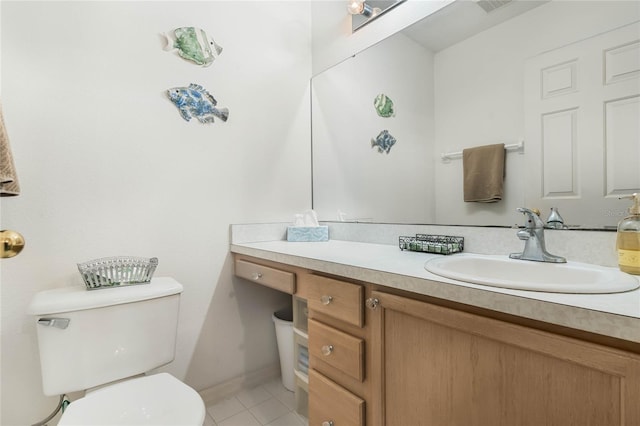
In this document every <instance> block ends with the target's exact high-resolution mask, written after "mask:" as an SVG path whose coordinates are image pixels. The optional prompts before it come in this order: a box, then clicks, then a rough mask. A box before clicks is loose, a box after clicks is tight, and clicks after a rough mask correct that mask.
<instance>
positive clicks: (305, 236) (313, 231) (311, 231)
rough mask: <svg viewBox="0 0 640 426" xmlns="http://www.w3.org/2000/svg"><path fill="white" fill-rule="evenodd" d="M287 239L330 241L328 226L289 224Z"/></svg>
mask: <svg viewBox="0 0 640 426" xmlns="http://www.w3.org/2000/svg"><path fill="white" fill-rule="evenodd" d="M287 241H298V242H299V241H329V227H328V226H289V227H288V228H287Z"/></svg>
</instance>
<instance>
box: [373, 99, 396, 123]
mask: <svg viewBox="0 0 640 426" xmlns="http://www.w3.org/2000/svg"><path fill="white" fill-rule="evenodd" d="M373 106H374V107H375V108H376V112H377V113H378V115H379V116H380V117H384V118H388V117H394V116H395V115H396V112H395V110H394V108H393V101H392V100H391V99H390V98H389V97H388V96H387V95H385V94H384V93H380V94H379V95H378V96H376V98H375V99H374V100H373Z"/></svg>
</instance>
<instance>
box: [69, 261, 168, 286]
mask: <svg viewBox="0 0 640 426" xmlns="http://www.w3.org/2000/svg"><path fill="white" fill-rule="evenodd" d="M157 266H158V258H157V257H151V258H147V257H131V256H116V257H104V258H102V259H94V260H89V261H87V262H83V263H78V270H79V271H80V275H82V279H83V280H84V283H85V285H86V286H87V290H96V289H99V288H109V287H118V286H126V285H132V284H147V283H149V282H151V277H152V276H153V273H154V272H155V270H156V267H157Z"/></svg>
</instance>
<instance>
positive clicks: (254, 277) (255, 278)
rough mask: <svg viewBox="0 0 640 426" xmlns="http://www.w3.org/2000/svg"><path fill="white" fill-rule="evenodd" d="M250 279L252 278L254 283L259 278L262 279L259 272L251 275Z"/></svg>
mask: <svg viewBox="0 0 640 426" xmlns="http://www.w3.org/2000/svg"><path fill="white" fill-rule="evenodd" d="M251 277H252V278H253V279H254V280H255V281H258V280H259V279H260V278H262V273H261V272H254V273H253V274H251Z"/></svg>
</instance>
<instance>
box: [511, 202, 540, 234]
mask: <svg viewBox="0 0 640 426" xmlns="http://www.w3.org/2000/svg"><path fill="white" fill-rule="evenodd" d="M516 210H517V211H519V212H520V213H524V214H525V215H527V224H526V225H525V227H526V228H531V229H538V228H544V222H543V221H542V219H540V216H539V215H538V213H536V212H535V211H534V210H531V209H528V208H526V207H518V208H517V209H516Z"/></svg>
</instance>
